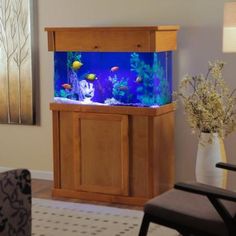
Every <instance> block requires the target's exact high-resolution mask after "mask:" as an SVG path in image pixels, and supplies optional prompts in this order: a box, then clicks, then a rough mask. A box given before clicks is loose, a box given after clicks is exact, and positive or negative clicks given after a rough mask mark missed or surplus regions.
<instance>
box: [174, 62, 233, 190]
mask: <svg viewBox="0 0 236 236" xmlns="http://www.w3.org/2000/svg"><path fill="white" fill-rule="evenodd" d="M223 68H224V62H222V61H215V62H213V63H212V62H209V64H208V71H207V73H206V75H202V74H200V75H196V76H190V75H186V76H184V78H183V79H182V80H181V81H180V84H179V88H178V91H177V92H176V95H177V97H178V98H180V100H181V101H182V103H183V106H184V109H185V113H186V115H187V121H188V123H189V125H190V127H191V129H192V130H193V132H194V133H198V136H199V144H198V152H197V161H196V179H197V181H198V182H204V183H208V184H212V185H217V186H221V187H222V186H223V185H225V181H226V175H225V173H224V172H222V170H217V168H215V163H216V162H218V161H226V157H225V150H224V144H223V138H224V137H226V136H227V135H228V134H230V133H231V132H232V131H233V130H234V129H235V127H236V117H235V104H236V98H235V96H234V92H235V89H234V90H233V91H232V92H230V90H229V88H228V86H227V84H226V83H225V81H224V79H223V76H222V70H223Z"/></svg>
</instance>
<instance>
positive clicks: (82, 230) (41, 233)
mask: <svg viewBox="0 0 236 236" xmlns="http://www.w3.org/2000/svg"><path fill="white" fill-rule="evenodd" d="M32 208H33V209H32V211H33V212H32V218H33V229H32V235H33V236H79V235H85V236H86V235H91V236H93V235H96V236H136V235H138V232H139V227H140V224H141V220H142V216H143V213H142V211H136V210H127V209H123V208H114V207H106V206H100V205H90V204H80V203H71V202H63V201H53V200H44V199H35V198H34V199H33V207H32ZM154 235H155V236H177V235H178V233H177V232H176V231H174V230H171V229H168V228H165V227H162V226H159V225H156V224H151V225H150V228H149V232H148V236H154Z"/></svg>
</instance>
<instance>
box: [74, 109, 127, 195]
mask: <svg viewBox="0 0 236 236" xmlns="http://www.w3.org/2000/svg"><path fill="white" fill-rule="evenodd" d="M73 130H74V139H73V140H74V142H73V148H74V162H75V185H76V188H77V189H78V190H81V191H89V192H97V193H108V194H118V195H119V194H122V195H128V175H129V173H128V117H127V116H126V115H110V114H93V113H74V115H73Z"/></svg>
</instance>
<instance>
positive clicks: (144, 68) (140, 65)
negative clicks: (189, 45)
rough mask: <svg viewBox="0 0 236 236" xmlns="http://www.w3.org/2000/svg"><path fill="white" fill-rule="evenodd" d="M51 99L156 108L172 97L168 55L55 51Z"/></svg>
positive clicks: (170, 54)
mask: <svg viewBox="0 0 236 236" xmlns="http://www.w3.org/2000/svg"><path fill="white" fill-rule="evenodd" d="M54 91H55V94H54V99H55V101H56V102H62V103H79V104H100V105H126V106H147V107H151V106H160V105H164V104H167V103H170V102H171V98H172V52H158V53H156V52H155V53H137V52H132V53H130V52H55V53H54Z"/></svg>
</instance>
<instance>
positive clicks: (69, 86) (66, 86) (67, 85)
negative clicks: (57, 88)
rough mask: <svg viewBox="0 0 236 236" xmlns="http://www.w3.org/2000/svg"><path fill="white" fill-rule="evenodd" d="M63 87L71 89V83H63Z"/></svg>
mask: <svg viewBox="0 0 236 236" xmlns="http://www.w3.org/2000/svg"><path fill="white" fill-rule="evenodd" d="M61 87H63V88H64V89H71V85H70V84H62V85H61Z"/></svg>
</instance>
